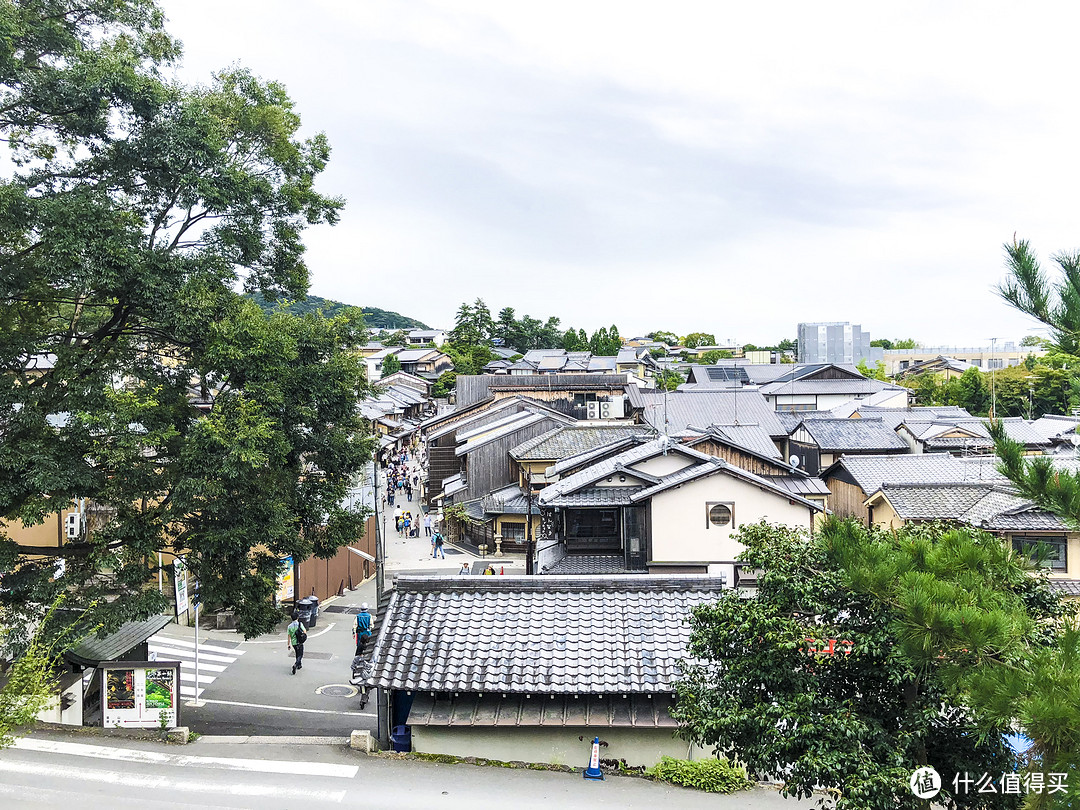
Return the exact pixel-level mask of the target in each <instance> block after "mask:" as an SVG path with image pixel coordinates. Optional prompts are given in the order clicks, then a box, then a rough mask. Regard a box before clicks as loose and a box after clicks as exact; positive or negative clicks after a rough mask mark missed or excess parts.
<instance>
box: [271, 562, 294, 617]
mask: <svg viewBox="0 0 1080 810" xmlns="http://www.w3.org/2000/svg"><path fill="white" fill-rule="evenodd" d="M279 562H280V563H281V567H280V568H278V575H277V592H276V594H275V596H276V598H277V602H278V604H279V605H280V604H281V603H282V602H291V601H292V599H293V596H294V582H293V558H292V557H284V558H283V559H281V560H280V561H279Z"/></svg>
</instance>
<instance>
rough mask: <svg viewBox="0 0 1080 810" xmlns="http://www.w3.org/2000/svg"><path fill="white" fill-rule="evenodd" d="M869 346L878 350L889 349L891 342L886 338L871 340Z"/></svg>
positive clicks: (891, 345)
mask: <svg viewBox="0 0 1080 810" xmlns="http://www.w3.org/2000/svg"><path fill="white" fill-rule="evenodd" d="M870 345H871V346H875V347H877V348H880V349H891V348H892V347H893V342H892V341H891V340H889V339H888V338H881V339H880V340H871V341H870Z"/></svg>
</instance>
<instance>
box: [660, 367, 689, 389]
mask: <svg viewBox="0 0 1080 810" xmlns="http://www.w3.org/2000/svg"><path fill="white" fill-rule="evenodd" d="M684 382H686V377H684V376H683V375H682V374H680V373H679V372H678V371H676V370H675V369H673V368H664V369H661V370H660V371H659V372H658V373H657V375H656V390H657V391H674V390H675V389H676V388H678V387H679V386H680V385H682V384H683V383H684Z"/></svg>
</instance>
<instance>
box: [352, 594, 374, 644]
mask: <svg viewBox="0 0 1080 810" xmlns="http://www.w3.org/2000/svg"><path fill="white" fill-rule="evenodd" d="M353 637H354V639H355V640H356V653H355V655H363V654H364V643H365V642H366V641H367V640H368V639H369V638H371V614H370V613H369V612H368V605H367V602H364V604H362V605H360V612H359V613H357V614H356V627H354V628H353Z"/></svg>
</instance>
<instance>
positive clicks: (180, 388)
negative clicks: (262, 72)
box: [0, 0, 370, 647]
mask: <svg viewBox="0 0 1080 810" xmlns="http://www.w3.org/2000/svg"><path fill="white" fill-rule="evenodd" d="M0 28H2V30H4V32H5V38H4V40H3V45H2V46H0V130H2V133H3V137H4V138H6V139H7V140H8V143H9V146H10V148H11V157H12V160H13V169H12V170H11V171H10V172H9V173H8V175H7V176H6V177H5V178H4V179H3V180H2V181H0V234H2V236H0V266H2V271H0V297H2V299H3V301H4V306H3V307H0V366H2V371H3V373H2V374H0V516H2V517H3V518H4V519H5V520H6V521H7V522H8V524H9V525H11V524H12V523H13V522H14V523H17V522H19V521H21V522H23V523H25V524H27V525H32V524H35V523H40V522H42V521H43V520H45V519H46V517H47V516H49V515H53V514H56V513H57V512H58V511H60V510H63V509H66V508H67V507H68V506H69V504H72V503H83V504H85V505H87V508H86V516H87V521H86V526H85V527H84V531H83V532H82V533H81V534H80V536H79V537H78V538H76V540H75V542H70V543H67V544H65V545H64V546H63V547H62V548H27V547H25V546H24V547H20V546H18V545H16V544H15V543H14V542H13V541H12V540H11V539H9V538H6V537H5V538H4V539H2V540H0V574H2V575H3V583H4V588H3V590H2V591H0V604H2V605H3V607H4V610H5V615H6V616H7V617H8V618H9V619H12V620H14V621H15V624H14V627H16V628H18V627H23V628H32V627H34V626H36V623H37V619H38V618H40V616H39V615H37V614H38V613H40V610H41V609H42V608H41V606H42V605H48V604H51V603H52V602H53V601H54V599H55V598H56V596H57V595H58V594H61V593H63V594H67V595H68V603H67V605H66V613H65V615H66V616H68V617H69V619H70V621H69V628H68V629H70V625H71V623H72V622H75V623H76V624H79V626H81V627H82V628H84V629H90V628H101V629H102V630H111V629H114V628H115V627H117V626H118V625H119V624H121V623H122V622H123V621H127V620H130V619H136V618H142V617H145V616H147V615H150V614H152V613H156V612H158V611H160V610H162V609H163V608H164V607H165V604H164V600H163V597H162V596H161V595H160V594H159V593H158V591H157V590H156V589H147V588H145V587H144V585H145V583H146V581H147V579H148V577H149V576H151V575H152V572H153V567H154V565H156V561H157V553H158V552H160V551H169V552H176V553H185V554H186V557H187V562H188V567H189V569H190V570H191V572H192V573H193V575H194V576H196V577H197V578H198V579H199V581H200V584H201V593H202V598H203V601H204V602H207V603H212V604H216V605H221V606H225V607H229V608H232V609H234V610H235V611H236V615H237V620H238V623H239V626H240V628H241V629H242V630H243V631H244V633H245V634H246V635H248V636H250V635H254V634H258V633H261V632H265V631H266V630H268V629H270V628H271V627H272V626H273V625H274V624H275V622H276V621H277V619H278V614H277V612H276V611H275V610H274V609H273V606H272V594H273V592H274V586H275V580H276V573H277V568H278V565H279V563H278V559H279V558H280V557H284V556H287V555H294V556H295V558H296V559H304V558H305V557H307V556H310V555H312V554H319V555H330V554H333V553H334V552H335V551H336V549H337V548H338V547H339V546H341V545H342V544H344V543H346V542H348V541H349V540H352V539H354V538H355V537H357V536H359V533H360V532H361V523H362V517H363V515H362V514H361V512H359V511H357V510H356V509H352V508H347V507H344V506H342V505H341V504H342V503H343V502H344V500H345V495H346V493H347V491H348V489H349V487H350V484H351V479H352V476H353V475H354V474H355V473H356V472H357V471H358V470H359V469H360V468H361V467H362V465H363V463H364V461H365V460H366V459H367V458H369V455H370V440H369V439H367V438H365V432H366V429H365V425H364V423H363V421H362V420H361V418H360V417H359V415H358V413H357V408H356V400H357V396H358V395H359V394H361V393H362V385H363V383H362V379H363V377H362V364H361V362H360V361H359V360H358V359H357V358H355V357H354V356H352V355H351V354H350V353H349V352H348V351H346V350H347V349H349V348H351V347H352V346H354V345H356V343H357V342H359V341H360V340H362V339H363V333H362V322H361V320H360V319H359V318H358V317H356V316H355V315H354V314H351V313H345V314H343V315H342V316H340V317H337V318H333V319H330V320H328V319H326V318H323V317H320V316H317V315H315V314H308V315H306V316H304V317H303V318H298V317H295V316H292V315H289V314H287V313H284V312H275V313H273V314H271V315H267V314H266V313H265V312H264V311H263V310H261V309H260V308H259V307H258V306H257V305H256V304H255V303H254V302H252V301H250V300H247V299H245V298H243V297H242V296H241V295H239V294H238V293H237V292H236V289H237V288H238V287H242V288H243V289H244V290H246V291H248V292H256V291H258V292H259V293H261V294H262V295H263V296H265V297H266V298H267V299H276V298H279V297H280V298H286V299H289V300H296V299H302V298H303V297H304V295H305V294H306V292H307V285H308V268H307V266H306V265H305V263H304V260H303V254H304V245H303V242H302V238H301V236H302V233H303V231H304V229H305V228H306V227H308V226H311V225H316V224H319V223H327V224H333V223H335V222H336V221H337V219H338V212H339V211H340V209H341V207H342V205H343V202H342V201H341V200H339V199H335V198H330V197H326V196H324V195H322V194H320V193H319V192H318V191H317V190H316V189H315V181H316V179H317V177H318V176H319V174H321V172H322V171H323V170H324V168H325V166H326V163H327V160H328V159H329V154H330V148H329V145H328V143H327V140H326V138H325V136H323V135H321V134H316V135H313V136H311V137H309V138H304V139H302V138H300V137H299V135H298V133H299V131H300V126H301V122H300V117H299V115H298V114H297V112H296V110H295V108H294V105H293V102H292V100H291V99H290V98H289V96H288V94H287V93H286V91H285V89H284V88H283V87H282V86H281V85H280V84H278V83H276V82H272V81H263V80H261V79H259V78H257V77H256V76H254V75H252V74H251V73H250V72H248V71H246V70H244V69H242V68H237V67H233V68H229V69H227V70H224V71H222V72H221V73H218V74H217V75H215V76H214V77H213V79H212V81H211V82H209V83H208V84H206V85H205V86H201V87H195V88H192V87H186V86H183V85H180V84H177V83H175V82H173V81H169V80H166V79H165V78H163V77H162V72H163V71H162V70H161V68H162V67H163V66H166V65H168V64H169V63H170V62H172V61H173V60H175V59H176V58H177V57H178V55H179V46H178V45H177V43H175V42H174V41H173V40H172V39H171V38H170V37H169V36H168V34H167V33H166V32H165V30H164V28H163V24H162V15H161V12H160V9H159V8H158V7H157V6H156V4H155V3H154V2H152V0H109V2H104V1H103V0H87V1H83V2H75V0H27V2H20V3H0ZM58 557H61V558H63V559H65V560H66V565H65V566H64V569H63V573H62V574H61V575H57V568H56V566H55V561H56V559H57V558H58ZM15 636H18V632H16V633H15ZM21 641H22V642H23V645H24V646H25V643H26V639H25V637H24V638H23V639H21ZM11 642H12V646H13V647H18V645H19V643H20V639H18V638H13V639H11Z"/></svg>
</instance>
